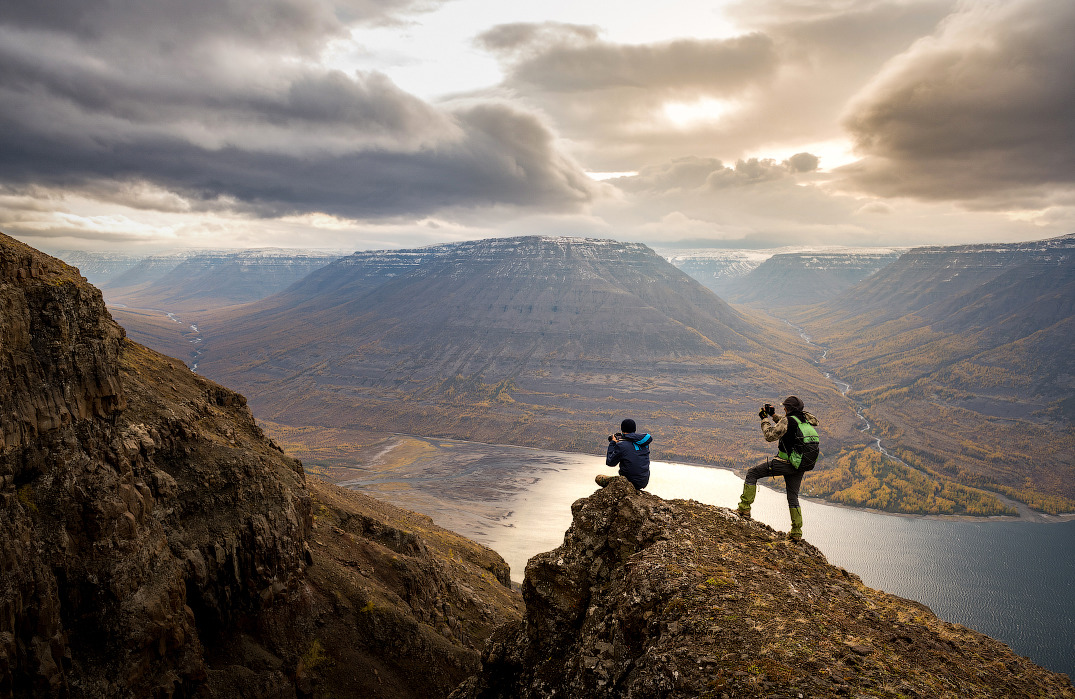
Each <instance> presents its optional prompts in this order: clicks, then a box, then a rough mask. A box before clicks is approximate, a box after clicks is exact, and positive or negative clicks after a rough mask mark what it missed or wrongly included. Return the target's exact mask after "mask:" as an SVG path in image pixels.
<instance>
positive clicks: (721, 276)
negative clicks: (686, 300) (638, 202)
mask: <svg viewBox="0 0 1075 699" xmlns="http://www.w3.org/2000/svg"><path fill="white" fill-rule="evenodd" d="M904 250H905V248H832V247H826V248H801V247H800V248H778V249H773V250H713V249H709V250H665V251H662V254H663V255H664V257H665V258H666V259H667V260H668V261H669V262H671V263H672V264H674V265H675V266H676V267H679V268H680V269H681V270H683V271H684V272H686V273H687V274H689V275H690V276H692V277H694V278H695V279H697V280H698V281H699V282H701V283H702V285H703V286H705V287H706V288H708V289H710V290H712V291H713V293H715V294H717V295H718V296H720V297H721V298H722V299H725V300H727V301H730V302H732V303H746V304H751V305H754V306H757V307H759V308H784V307H786V306H793V305H798V304H808V303H817V302H819V301H824V300H826V299H829V298H832V297H834V296H836V295H837V294H839V293H840V292H842V291H843V290H845V289H847V288H849V287H851V286H853V285H855V284H857V283H858V282H861V281H862V280H863V279H865V278H866V277H868V276H870V275H871V274H873V273H874V272H876V271H877V270H879V269H881V268H882V267H884V266H885V265H887V264H889V263H891V262H893V261H895V260H896V258H898V257H899V256H900V254H901V253H902V252H904Z"/></svg>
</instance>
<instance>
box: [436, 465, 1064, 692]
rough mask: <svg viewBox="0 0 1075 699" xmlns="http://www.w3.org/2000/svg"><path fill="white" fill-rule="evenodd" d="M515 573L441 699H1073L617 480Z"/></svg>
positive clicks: (692, 506) (891, 604)
mask: <svg viewBox="0 0 1075 699" xmlns="http://www.w3.org/2000/svg"><path fill="white" fill-rule="evenodd" d="M572 512H573V514H574V522H573V523H572V525H571V528H570V529H569V530H568V531H567V534H566V536H565V538H564V543H563V545H562V546H560V547H559V548H558V549H556V550H554V551H550V552H548V553H544V554H541V555H538V556H535V557H534V558H532V559H531V560H530V562H529V563H528V564H527V567H526V580H525V582H524V584H523V596H524V599H525V602H526V612H525V615H524V617H523V619H522V620H521V621H519V622H516V623H513V624H510V625H508V626H505V627H504V628H502V629H500V630H499V631H498V632H497V634H496V635H495V636H494V638H493V640H492V642H491V643H490V645H489V648H488V649H487V650H486V652H485V654H484V656H483V665H482V671H481V673H480V674H478V675H477V676H475V677H472V678H470V679H469V680H468V681H467V682H466V683H464V684H463V685H461V686H460V687H459V688H458V689H457V690H456V691H455V692H454V693H453V694H452V699H478V698H481V699H492V698H494V697H495V698H503V699H507V698H508V697H512V698H513V699H526V698H533V699H537V698H538V697H633V698H643V697H725V698H730V697H825V696H870V697H952V698H953V699H954V698H955V697H960V698H965V697H1041V696H1048V697H1075V689H1073V688H1072V686H1071V683H1070V682H1069V681H1068V679H1067V677H1066V676H1064V675H1059V674H1056V673H1052V672H1049V671H1047V670H1044V669H1042V668H1040V667H1037V666H1035V665H1034V664H1033V663H1032V662H1030V661H1029V660H1028V659H1026V658H1022V657H1019V656H1017V655H1015V654H1014V653H1012V651H1011V650H1010V649H1009V648H1008V647H1007V646H1005V645H1004V644H1002V643H1000V642H999V641H996V640H993V639H991V638H988V637H986V636H983V635H982V634H979V633H976V632H974V631H970V630H968V629H966V628H963V627H960V626H957V625H954V624H949V623H946V622H944V621H941V620H940V619H937V618H936V617H935V616H934V615H933V614H932V613H931V612H930V610H929V609H928V608H926V607H924V606H922V605H920V604H918V603H915V602H912V601H909V600H905V599H902V598H899V597H895V596H893V595H888V594H885V593H883V592H878V591H876V590H872V589H870V588H868V587H866V586H864V585H863V584H862V583H861V581H860V580H859V579H858V578H857V577H856V576H854V575H852V574H850V573H848V572H847V571H845V570H843V569H841V568H837V567H835V566H832V565H829V564H828V563H827V562H826V560H825V558H824V556H823V555H822V554H821V553H820V552H819V551H818V550H817V549H816V548H814V547H813V546H811V545H810V544H808V543H805V542H799V543H793V542H790V541H788V540H786V539H785V538H784V537H783V535H782V534H780V533H778V532H775V531H773V530H772V529H770V528H769V527H767V526H766V525H764V524H760V523H757V522H745V521H743V520H740V519H739V518H738V517H737V516H736V515H734V514H733V513H732V512H731V511H729V510H727V509H725V508H718V507H711V506H708V505H702V504H700V503H696V502H693V501H681V500H675V501H665V500H662V499H661V498H659V497H657V496H654V495H651V494H648V493H645V492H642V493H638V492H636V491H635V489H634V488H633V487H632V486H631V485H630V484H629V483H628V482H627V481H626V479H623V478H617V479H615V480H614V481H613V482H612V483H611V484H610V485H609V486H608V487H606V488H604V489H602V490H599V491H598V492H596V493H594V494H593V495H592V496H590V497H588V498H584V499H581V500H578V501H577V502H575V503H574V505H572Z"/></svg>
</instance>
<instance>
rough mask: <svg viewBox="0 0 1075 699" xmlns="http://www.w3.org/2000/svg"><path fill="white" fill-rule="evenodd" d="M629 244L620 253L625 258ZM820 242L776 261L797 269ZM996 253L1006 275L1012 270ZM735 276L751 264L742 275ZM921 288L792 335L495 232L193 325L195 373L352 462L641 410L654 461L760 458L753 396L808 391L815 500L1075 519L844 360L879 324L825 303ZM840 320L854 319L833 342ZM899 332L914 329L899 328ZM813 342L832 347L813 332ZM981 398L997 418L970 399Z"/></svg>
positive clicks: (400, 254) (579, 439) (958, 402)
mask: <svg viewBox="0 0 1075 699" xmlns="http://www.w3.org/2000/svg"><path fill="white" fill-rule="evenodd" d="M617 246H619V247H617ZM1061 249H1063V248H1062V247H1061ZM830 254H832V253H830ZM892 254H893V253H891V252H888V251H881V252H880V253H877V254H874V255H873V258H872V259H874V260H875V261H874V262H871V263H870V264H876V263H877V261H878V260H880V261H884V262H885V269H886V270H892V269H894V268H895V269H897V270H898V269H899V267H900V264H898V263H895V262H893V261H892V260H891V259H889V258H890V257H891V256H892ZM916 254H918V253H917V252H916ZM620 255H622V256H625V258H624V259H625V260H626V263H624V262H621V263H620V264H619V265H618V266H617V265H615V264H613V263H612V260H613V259H616V256H620ZM796 255H797V256H798V257H795V256H796ZM808 255H809V254H808V253H805V252H801V251H800V252H797V253H795V254H794V255H792V254H791V253H783V254H781V255H776V256H773V257H770V258H769V260H778V261H780V264H782V265H787V264H789V262H788V259H789V258H790V257H795V259H804V258H805V257H808ZM868 257H869V256H865V255H864V254H862V253H857V254H856V255H855V257H854V260H855V262H854V263H853V264H851V265H850V266H851V267H855V268H857V269H861V267H862V263H863V260H865V259H867V258H868ZM911 258H912V259H916V258H915V256H914V255H912V256H911ZM901 259H902V258H901ZM989 264H990V266H987V268H988V269H1003V268H1004V265H1007V264H1014V261H1013V260H1012V259H1009V258H1004V259H995V260H992V261H991V262H990V263H989ZM912 266H913V267H915V268H916V269H917V268H918V266H919V265H918V264H917V263H914V264H913V265H912ZM763 267H764V264H763V263H760V264H759V265H758V266H755V267H754V268H753V270H754V271H755V272H756V271H757V270H759V269H762V268H763ZM833 267H841V265H840V264H830V263H825V264H819V265H816V266H814V267H810V266H806V267H804V269H803V270H801V272H800V276H799V277H798V278H797V282H796V283H797V284H799V285H800V286H802V287H803V288H805V287H808V286H810V285H811V283H812V282H810V281H809V280H810V279H816V280H818V284H819V285H821V286H824V285H825V284H828V283H829V281H831V275H830V272H829V271H828V270H830V269H831V268H833ZM843 267H847V265H843ZM1061 269H1063V267H1061ZM625 272H627V273H626V274H625ZM882 272H884V270H882ZM738 273H741V274H751V273H753V272H743V268H742V266H740V268H739V269H738ZM963 274H964V278H967V275H968V274H969V272H967V271H965V272H964V273H963ZM811 275H814V276H813V277H811ZM875 276H876V275H875ZM897 276H898V275H897ZM873 278H874V277H871V278H870V279H871V280H872V279H873ZM919 282H920V280H919V279H918V278H917V277H915V278H914V280H913V281H912V282H905V281H900V280H899V279H895V281H894V282H892V283H893V284H894V286H893V290H894V293H892V294H886V293H885V292H880V293H878V292H872V291H870V286H869V283H870V282H869V280H868V281H867V282H863V283H862V284H866V285H867V286H866V289H867V291H866V292H863V291H862V290H861V289H860V288H859V287H855V288H853V289H851V290H850V291H849V292H845V293H843V294H838V295H836V296H835V297H833V298H832V299H830V300H829V301H827V302H824V303H821V304H815V305H812V306H811V305H806V306H794V307H788V308H780V309H777V310H774V311H773V312H774V313H777V312H779V313H783V314H785V315H786V316H787V317H788V318H790V319H792V320H794V322H795V323H796V324H797V325H796V327H792V326H791V325H790V322H791V321H790V320H785V319H783V318H777V317H773V316H770V315H767V313H766V312H765V311H764V310H763V309H762V308H760V307H750V306H744V305H739V306H729V305H727V304H724V303H723V302H722V301H720V299H719V298H717V297H715V296H713V295H711V294H709V292H707V291H706V290H704V289H702V288H701V287H700V286H699V285H698V284H697V283H696V282H693V280H690V279H689V278H688V277H686V276H685V275H682V274H679V273H677V272H676V270H675V269H674V268H673V267H672V266H671V265H668V264H667V263H665V262H664V261H663V260H661V259H660V258H659V257H656V256H654V255H652V253H649V252H646V251H645V250H644V249H643V248H641V247H637V248H632V247H631V246H629V245H628V246H624V245H623V244H618V243H611V241H583V240H579V239H542V238H528V239H504V240H501V241H484V242H483V241H477V242H475V243H470V244H452V245H446V246H433V247H431V248H421V249H415V250H410V251H374V252H362V253H356V254H355V255H352V256H348V257H346V258H342V259H341V260H339V261H338V262H336V263H334V264H331V265H328V266H326V267H323V268H321V269H319V270H317V271H316V272H315V273H313V274H311V275H309V276H308V277H307V278H305V279H303V280H301V281H300V282H299V283H297V284H295V285H294V286H293V287H292V288H290V289H288V290H286V291H284V292H282V293H278V294H276V295H275V296H270V297H267V298H265V299H263V300H261V301H259V302H255V303H253V304H247V305H245V306H236V307H231V308H224V309H215V310H212V309H211V310H206V311H200V312H194V313H195V314H194V315H190V314H189V313H187V312H184V314H183V315H182V317H183V318H184V321H185V322H186V321H191V322H192V324H194V325H195V326H196V327H197V328H198V329H199V331H198V336H199V337H200V338H202V339H203V342H201V343H197V344H196V347H197V348H198V351H199V352H200V353H199V358H201V357H204V360H202V359H199V361H200V362H201V363H200V364H199V365H198V370H199V371H200V372H201V371H204V372H206V373H207V374H208V375H210V376H211V377H214V378H218V379H220V380H223V381H226V382H228V383H230V384H231V385H236V386H238V387H240V388H241V389H242V390H243V391H244V392H245V393H246V394H247V395H248V396H250V399H251V402H252V404H253V405H254V406H255V409H256V411H257V413H258V415H259V418H260V419H261V420H262V421H263V422H265V423H266V425H267V429H269V431H270V433H271V434H273V436H274V437H275V438H276V439H278V440H279V441H281V442H287V443H288V444H289V449H292V450H295V453H298V454H300V455H301V456H302V458H303V459H304V460H306V461H307V462H308V463H311V464H313V465H314V466H315V468H317V467H320V466H322V465H323V466H324V467H325V468H328V469H332V468H335V467H336V466H337V465H339V464H346V463H354V458H353V457H354V455H356V454H361V453H362V451H363V449H364V448H365V443H366V442H367V441H374V442H375V441H377V440H376V438H373V437H371V435H380V436H381V437H382V438H383V437H385V436H387V435H389V434H413V435H424V436H427V437H442V438H450V439H461V440H471V441H477V442H485V443H496V444H504V445H509V444H516V445H523V446H532V447H541V448H553V449H558V450H562V451H569V452H578V453H590V452H592V451H593V450H594V449H595V446H594V445H598V447H597V448H599V447H600V444H601V440H602V439H603V437H604V435H605V434H607V433H608V432H609V431H612V426H613V425H615V424H616V423H617V422H618V421H619V419H620V417H621V416H622V415H623V414H631V415H634V416H635V417H636V419H638V420H639V422H640V424H642V425H644V426H645V427H644V428H645V429H646V430H648V431H651V432H653V433H654V434H659V435H660V437H661V442H660V447H661V454H662V457H663V458H669V459H672V460H678V461H683V462H687V463H699V464H710V465H715V466H722V467H727V468H733V469H744V468H746V467H747V466H749V465H752V464H753V463H755V462H757V461H759V460H761V459H762V458H766V457H767V456H768V455H769V449H768V445H766V444H765V443H764V442H763V441H762V440H760V438H759V437H758V435H757V433H756V432H757V427H756V420H755V418H754V413H755V412H756V406H757V405H758V404H760V403H763V402H766V401H770V402H772V401H774V400H779V397H780V396H782V395H785V394H786V393H789V392H791V391H795V392H797V393H798V394H799V395H800V396H801V397H803V398H804V399H805V400H806V402H807V405H808V406H810V409H812V410H816V412H817V413H818V414H819V415H821V416H823V427H824V430H825V432H824V434H825V438H826V444H825V450H824V451H825V453H826V457H827V458H825V459H823V461H822V462H821V464H820V465H819V467H818V469H817V470H816V471H815V472H814V473H813V474H812V475H811V478H810V479H809V480H808V486H807V487H808V493H809V494H810V495H812V496H815V497H823V498H826V499H828V500H830V501H832V502H837V503H843V504H846V505H852V506H856V507H866V508H872V509H879V510H883V511H888V512H897V513H908V514H943V515H967V516H982V515H987V516H996V515H1009V516H1010V515H1012V514H1014V513H1015V512H1016V511H1017V510H1019V511H1022V512H1023V513H1024V516H1027V517H1033V516H1036V515H1033V514H1031V513H1032V512H1043V513H1051V514H1060V513H1064V512H1071V511H1073V510H1075V503H1073V502H1072V501H1071V500H1070V496H1064V495H1063V494H1062V492H1061V491H1059V490H1057V489H1056V488H1055V487H1054V484H1053V482H1051V481H1049V480H1048V479H1044V480H1043V479H1042V478H1041V474H1042V472H1043V469H1036V468H1033V467H1024V466H1022V465H1020V464H1022V463H1023V462H1021V461H1019V459H1020V458H1021V457H1019V456H1014V455H1013V456H1010V457H1006V458H1004V459H1000V461H1002V462H1004V463H1005V464H1007V466H1006V467H1005V468H1004V469H990V468H989V464H988V463H987V464H985V466H984V467H983V465H982V464H981V463H975V464H973V468H971V467H969V466H968V465H966V461H967V460H966V458H964V465H963V466H959V465H958V464H957V463H956V462H952V463H948V461H952V460H951V459H948V461H946V460H945V459H944V458H940V459H938V457H936V456H933V457H930V456H927V455H929V454H933V453H934V452H933V451H930V450H931V449H932V450H936V449H938V445H942V444H943V443H944V442H945V441H946V440H951V435H950V434H948V433H947V432H948V430H947V428H946V425H947V423H946V422H945V420H944V419H943V418H941V419H938V418H940V417H941V416H938V415H936V414H934V413H928V412H927V413H926V414H924V415H922V416H921V417H920V418H919V419H918V420H916V421H914V422H913V423H912V424H915V430H916V431H915V432H914V434H915V438H913V439H907V438H906V435H904V434H903V433H901V432H899V431H898V430H897V429H896V425H897V424H906V423H898V422H894V421H893V419H892V418H891V414H892V411H893V410H897V409H898V410H905V409H906V407H905V406H906V402H905V401H903V400H901V399H899V395H898V393H897V394H893V395H888V396H885V397H884V398H883V399H881V400H879V399H877V398H876V397H875V396H876V394H877V390H876V385H875V384H871V383H870V380H869V378H868V377H866V376H864V375H863V374H861V373H860V372H858V371H857V370H854V369H852V370H848V369H847V368H846V367H847V365H846V363H845V362H846V359H847V357H848V356H849V354H848V352H847V347H849V346H854V347H856V348H857V351H859V352H861V353H862V355H863V356H866V355H868V354H869V352H870V351H871V348H872V341H871V340H870V339H869V338H870V337H871V336H870V335H869V334H866V335H862V333H861V331H860V329H859V328H858V327H857V326H856V327H852V326H849V325H847V323H848V321H841V322H843V323H844V325H843V326H841V325H840V322H838V321H833V322H830V321H829V318H830V317H831V318H835V315H831V314H836V313H837V310H834V309H844V310H842V311H841V312H843V313H845V314H851V316H853V317H858V316H854V313H856V312H857V310H856V309H859V308H860V307H861V306H862V305H863V304H866V305H867V306H869V304H873V305H872V306H869V307H870V308H884V307H885V304H886V303H888V301H887V299H888V296H890V295H891V296H892V297H893V298H896V299H898V298H899V295H900V294H901V293H906V292H903V291H901V290H902V289H903V288H904V286H905V285H908V284H910V285H911V286H912V288H914V286H913V285H914V284H918V283H919ZM860 286H861V284H860ZM1061 296H1063V292H1061ZM625 309H638V310H637V311H635V312H633V313H624V310H625ZM785 311H786V313H785ZM113 312H114V314H115V315H116V317H117V319H119V320H120V321H121V322H122V323H124V325H126V326H127V327H128V329H129V331H130V332H131V333H132V336H133V337H136V338H137V339H139V340H141V341H144V342H147V343H151V344H153V343H156V344H155V345H154V346H157V347H158V348H162V349H163V350H164V351H169V352H170V353H173V354H176V355H177V356H186V357H188V358H189V357H190V356H191V352H192V351H195V350H194V349H193V347H194V346H195V345H194V343H192V342H191V340H192V339H195V338H194V337H192V336H190V332H189V331H184V330H183V326H180V325H179V324H176V323H172V322H171V321H166V320H165V317H166V316H162V315H160V314H159V313H158V317H157V319H156V320H152V321H151V319H152V318H153V313H152V312H148V311H137V312H136V311H134V310H132V309H129V308H128V309H120V308H116V307H113ZM1057 312H1058V313H1060V314H1061V315H1063V313H1064V311H1063V310H1059V311H1057ZM825 313H829V314H830V316H825V315H824V314H825ZM869 313H877V311H875V310H871V311H869ZM815 318H817V319H819V320H815ZM1061 321H1063V319H1062V318H1061ZM857 322H863V321H861V320H860V321H857ZM948 322H951V321H948ZM798 325H801V326H802V327H801V328H798ZM822 325H824V326H825V327H824V328H822V327H821V326H822ZM840 327H847V328H848V329H847V330H846V331H845V334H844V335H842V336H840V335H834V334H833V332H834V331H835V330H836V329H838V328H840ZM285 328H286V329H287V331H286V332H285V331H284V329H285ZM807 331H809V332H807ZM888 331H889V332H890V334H891V335H892V337H893V338H894V339H896V338H900V337H903V336H902V335H900V331H899V328H891V327H890V328H888ZM1050 332H1051V331H1050ZM815 336H818V339H817V342H819V343H822V344H823V345H824V346H825V347H826V348H828V349H826V350H824V351H823V350H821V349H819V347H821V345H815V344H813V338H814V337H815ZM822 336H823V337H824V338H825V339H824V340H823V339H822ZM918 337H919V336H918V335H916V334H914V333H912V334H910V335H908V336H907V337H906V338H905V339H904V340H901V341H903V342H905V343H908V344H907V345H906V347H905V349H904V350H902V354H901V356H903V357H908V358H909V357H913V356H915V355H916V352H917V350H915V349H914V348H915V346H916V344H915V343H917V342H918ZM890 341H891V340H890ZM856 343H857V344H856ZM203 348H204V349H203ZM1068 354H1069V353H1068ZM1065 356H1067V355H1065V353H1063V352H1061V353H1060V354H1059V356H1058V357H1056V358H1055V360H1056V361H1065V360H1064V357H1065ZM892 376H894V377H895V376H899V373H898V372H894V373H892ZM1027 376H1028V377H1029V376H1032V372H1029V373H1028V374H1027ZM837 377H839V378H837ZM792 385H793V386H796V387H798V388H793V389H790V390H789V389H788V386H792ZM931 395H932V397H931V398H930V400H929V401H928V402H927V404H925V405H917V406H915V407H914V409H915V410H925V409H927V408H928V410H932V411H937V410H948V411H952V410H959V411H962V414H963V415H965V416H967V417H966V418H965V419H972V418H970V417H969V416H970V415H978V414H985V415H986V419H989V420H991V421H996V422H1000V423H1003V425H1006V427H1005V428H1004V429H1006V430H1007V432H1005V433H1004V436H1005V438H1009V439H1010V440H1011V443H1013V444H1019V445H1025V444H1027V442H1028V440H1030V442H1033V441H1034V440H1035V439H1038V441H1039V442H1040V444H1039V447H1038V448H1037V450H1036V451H1035V452H1034V453H1037V454H1038V455H1040V454H1041V453H1042V449H1043V448H1044V449H1046V450H1050V453H1055V452H1056V451H1058V445H1059V446H1062V444H1063V440H1064V437H1063V435H1062V434H1059V435H1054V436H1050V437H1047V438H1042V437H1034V436H1028V432H1029V433H1030V434H1031V435H1032V434H1033V431H1034V430H1035V429H1037V427H1036V425H1034V424H1028V423H1027V422H1026V421H1023V420H1018V419H1015V418H1014V417H1013V415H1014V414H1015V413H1018V412H1019V411H1018V409H1017V408H1015V407H1014V406H1016V405H1017V403H1015V402H1012V401H1007V400H1005V401H998V400H986V399H985V398H984V397H978V398H976V397H974V395H971V394H967V393H964V394H961V395H946V396H945V397H944V398H943V399H942V397H941V395H940V394H939V393H937V392H934V393H933V394H931ZM1021 400H1023V401H1027V400H1031V401H1036V402H1035V403H1033V404H1034V405H1037V406H1038V408H1036V409H1038V410H1040V409H1041V407H1042V406H1048V405H1049V402H1048V400H1046V399H1045V398H1042V397H1036V398H1028V397H1027V396H1025V395H1024V396H1023V397H1022V398H1021ZM1062 405H1063V404H1062V403H1061V407H1062ZM976 406H978V407H977V410H985V411H992V413H998V412H1001V413H1005V415H1003V416H1002V415H989V414H988V412H986V413H976V412H973V411H974V410H975V409H976ZM1013 411H1014V412H1013ZM934 419H937V420H938V422H937V426H936V427H931V426H930V424H929V423H928V420H934ZM1058 424H1062V423H1058ZM1003 425H1002V426H1003ZM864 426H866V429H864ZM326 434H327V435H336V436H337V437H338V439H337V440H336V441H337V444H336V446H335V447H334V448H333V449H334V450H335V451H334V453H328V454H326V452H325V451H324V449H323V443H324V439H323V435H326ZM882 440H883V441H882ZM1019 440H1022V441H1019ZM941 449H943V447H941ZM1031 451H1033V450H1030V451H1024V452H1023V453H1024V454H1025V455H1027V457H1029V455H1030V454H1031ZM965 456H966V455H965V454H964V457H965ZM994 461H997V459H996V458H994Z"/></svg>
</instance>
